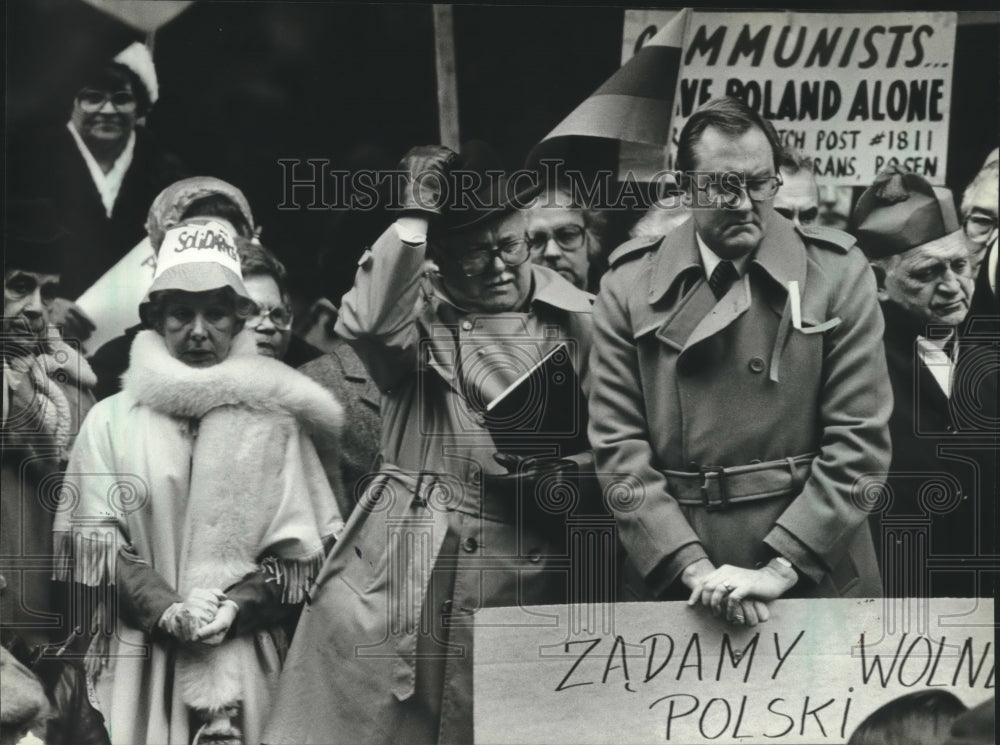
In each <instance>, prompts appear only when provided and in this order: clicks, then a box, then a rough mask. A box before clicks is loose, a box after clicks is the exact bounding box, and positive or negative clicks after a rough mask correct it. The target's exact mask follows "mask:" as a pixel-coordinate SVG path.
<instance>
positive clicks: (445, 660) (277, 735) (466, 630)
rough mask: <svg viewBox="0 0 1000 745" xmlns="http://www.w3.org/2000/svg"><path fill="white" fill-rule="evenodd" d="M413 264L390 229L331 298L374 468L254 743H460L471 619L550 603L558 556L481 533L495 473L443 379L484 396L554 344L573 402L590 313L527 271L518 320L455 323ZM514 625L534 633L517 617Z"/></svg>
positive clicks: (468, 687) (454, 390)
mask: <svg viewBox="0 0 1000 745" xmlns="http://www.w3.org/2000/svg"><path fill="white" fill-rule="evenodd" d="M424 258H425V256H424V247H423V246H418V247H415V246H408V245H405V244H403V243H402V242H401V241H399V239H398V237H397V236H396V233H395V229H394V228H393V227H390V228H389V230H387V231H386V232H385V233H384V234H383V235H382V237H381V238H380V239H379V240H378V241H377V242H376V244H375V245H374V246H373V247H372V249H371V251H370V252H369V253H367V254H366V256H365V257H364V258H363V259H362V262H361V266H360V269H359V271H358V273H357V277H356V279H355V286H354V288H353V289H352V290H351V291H350V292H349V293H348V294H347V295H345V296H344V301H343V305H342V307H341V311H340V319H339V322H338V327H337V333H338V334H339V335H340V336H342V337H344V338H346V339H347V340H348V341H350V342H351V343H352V345H353V346H354V347H355V349H356V350H357V352H358V354H359V356H360V357H361V358H362V360H363V361H364V362H365V365H366V367H367V368H368V370H369V371H370V373H371V375H372V378H373V379H374V380H375V382H376V383H377V384H378V385H379V387H380V388H381V389H382V391H383V394H384V395H383V401H382V404H383V406H382V417H383V419H382V426H383V431H382V455H383V460H384V465H383V468H382V471H381V472H380V473H379V475H377V476H376V477H375V478H374V480H373V481H372V482H371V483H370V484H369V485H368V488H367V489H366V491H365V493H364V495H363V496H362V499H361V502H360V504H359V505H358V507H357V508H356V509H355V511H354V513H353V514H352V516H351V518H350V519H349V520H348V524H347V527H346V528H345V531H344V534H343V535H342V537H341V539H340V541H338V543H337V545H336V547H335V548H334V549H333V551H332V552H331V554H330V556H329V557H328V559H327V562H326V564H325V566H324V568H323V571H322V574H321V576H320V578H319V581H318V583H317V586H316V587H315V588H314V589H313V590H312V592H311V595H312V602H311V604H310V605H307V607H306V609H305V610H304V612H303V614H302V618H301V621H300V623H299V627H298V629H297V631H296V635H295V639H294V641H293V643H292V648H291V650H290V652H289V657H288V660H287V663H286V667H285V671H284V673H283V675H282V679H281V684H280V686H279V691H278V699H277V703H276V705H275V715H274V718H273V720H272V722H271V724H270V725H269V727H268V730H267V732H266V734H265V739H266V741H267V742H269V743H272V744H274V745H279V744H285V743H295V744H297V745H302V744H303V743H333V742H344V743H358V742H364V743H368V744H369V745H372V744H374V743H395V742H406V743H420V742H424V743H426V742H435V741H440V742H457V743H469V742H471V741H472V738H473V731H472V655H473V650H472V616H473V614H474V613H475V611H476V610H477V609H479V608H483V607H488V606H498V605H518V604H520V605H522V606H524V605H537V604H543V603H555V602H560V601H561V600H562V599H564V598H565V597H566V587H567V578H568V576H569V572H568V568H567V565H566V563H565V561H562V562H561V561H560V559H559V554H560V553H562V552H561V551H556V550H555V549H554V548H553V547H552V541H551V540H550V538H549V537H548V536H546V535H545V534H543V532H542V531H540V530H538V529H536V527H535V526H533V525H527V524H522V525H517V524H511V523H510V522H509V521H503V520H500V519H498V515H496V514H495V513H494V504H493V500H491V499H490V495H489V494H488V493H486V492H484V489H483V487H482V486H481V484H482V483H483V481H484V480H483V475H484V474H502V473H505V471H504V469H503V468H502V467H501V466H499V465H498V464H497V463H496V462H494V460H493V457H492V456H493V454H494V453H495V452H496V451H497V448H496V445H495V444H494V443H493V440H492V439H491V437H490V434H489V432H488V431H487V430H486V429H484V427H483V425H482V420H481V419H480V418H479V416H478V414H477V411H476V407H475V405H474V404H470V402H469V401H468V400H467V397H466V396H465V395H463V392H462V387H463V386H462V383H461V382H460V380H459V374H458V372H457V370H456V368H457V363H458V360H459V359H462V360H463V364H464V370H465V378H464V379H465V380H477V381H489V380H493V378H494V376H493V373H497V371H498V370H503V369H504V368H505V366H506V363H508V362H510V363H511V364H512V366H513V367H515V368H516V367H517V362H518V360H521V361H522V362H523V359H522V357H523V358H535V359H537V356H538V355H539V354H540V353H542V352H544V350H545V349H546V348H548V347H549V346H551V345H554V344H557V343H559V342H560V341H568V342H569V343H570V345H571V348H572V356H573V357H574V363H575V366H576V367H577V370H578V372H580V373H581V375H582V376H583V378H584V381H583V385H584V387H585V388H586V385H587V380H586V370H585V368H584V365H583V363H584V362H585V360H586V358H587V354H588V353H589V351H590V337H591V303H592V296H591V295H589V294H587V293H584V292H582V291H580V290H578V289H576V288H575V287H573V286H572V285H571V284H570V283H569V282H567V281H566V280H564V279H563V278H562V277H560V276H559V275H558V274H556V273H555V272H552V271H550V270H548V269H545V268H544V267H539V266H532V267H531V272H532V277H533V295H532V300H531V302H530V309H529V310H528V311H527V312H524V313H503V314H493V315H483V314H472V313H466V312H463V311H461V310H460V309H458V308H456V307H455V305H454V304H453V302H452V301H451V300H450V299H449V298H448V297H447V295H445V294H444V293H443V291H442V290H441V287H440V285H439V284H438V283H437V280H436V277H435V275H425V273H424ZM480 352H482V354H480ZM478 360H484V362H479V361H478ZM497 374H498V375H499V374H500V373H497ZM493 382H494V383H495V382H496V381H495V380H494V381H493ZM484 385H486V384H485V383H484ZM487 393H488V391H484V390H482V389H477V390H476V391H475V395H485V394H487ZM486 400H488V398H487V399H486ZM524 622H525V623H526V624H528V625H531V624H539V623H547V622H548V619H544V618H538V617H537V616H533V615H532V614H531V613H530V612H529V611H527V610H526V611H525V613H524ZM445 624H448V625H445ZM445 637H446V639H447V641H444V638H445ZM425 653H426V654H425ZM430 653H434V654H437V655H438V656H437V657H434V658H432V657H430V656H429V654H430ZM438 714H440V719H438V716H437V715H438Z"/></svg>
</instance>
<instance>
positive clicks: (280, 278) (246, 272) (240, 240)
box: [236, 236, 288, 297]
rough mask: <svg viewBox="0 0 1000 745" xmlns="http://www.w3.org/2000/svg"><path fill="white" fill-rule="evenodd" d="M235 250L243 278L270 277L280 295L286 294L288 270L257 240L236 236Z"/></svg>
mask: <svg viewBox="0 0 1000 745" xmlns="http://www.w3.org/2000/svg"><path fill="white" fill-rule="evenodd" d="M236 251H237V253H239V255H240V270H241V271H242V272H243V277H244V278H246V277H270V278H271V279H273V280H274V283H275V284H276V285H278V291H279V292H280V293H281V295H282V297H285V296H286V295H287V294H288V272H287V271H286V270H285V265H284V264H282V263H281V261H279V260H278V257H277V256H275V255H274V254H273V253H271V252H270V251H269V250H268V249H267V248H265V247H264V245H263V244H262V243H261V242H260V241H259V240H257V239H256V238H254V239H247V238H244V237H242V236H237V238H236Z"/></svg>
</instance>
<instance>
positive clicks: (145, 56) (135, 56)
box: [114, 41, 160, 106]
mask: <svg viewBox="0 0 1000 745" xmlns="http://www.w3.org/2000/svg"><path fill="white" fill-rule="evenodd" d="M114 61H115V62H117V63H118V64H119V65H125V67H127V68H128V69H129V70H131V71H132V72H134V73H135V74H136V76H137V77H138V78H139V81H140V82H141V83H142V84H143V85H144V86H145V87H146V92H147V93H148V94H149V104H150V105H151V106H152V105H153V104H154V103H156V99H158V98H159V97H160V86H159V83H158V82H157V80H156V67H155V66H154V65H153V55H152V54H150V53H149V47H147V46H146V45H145V44H141V43H139V42H138V41H134V42H132V43H131V44H129V45H128V46H127V47H126V48H125V49H123V50H122V51H121V52H119V53H118V54H117V55H116V56H115V60H114Z"/></svg>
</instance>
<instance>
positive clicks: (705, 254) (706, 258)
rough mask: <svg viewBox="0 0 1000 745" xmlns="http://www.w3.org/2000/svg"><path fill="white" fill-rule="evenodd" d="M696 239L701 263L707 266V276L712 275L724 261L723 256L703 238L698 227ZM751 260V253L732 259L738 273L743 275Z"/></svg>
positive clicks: (695, 234) (695, 232)
mask: <svg viewBox="0 0 1000 745" xmlns="http://www.w3.org/2000/svg"><path fill="white" fill-rule="evenodd" d="M694 237H695V240H696V241H698V253H699V254H700V255H701V265H702V266H703V267H705V276H706V277H711V276H712V272H714V271H715V267H717V266H718V265H719V264H721V263H722V257H720V256H719V255H718V254H717V253H715V251H713V250H712V249H710V248H709V247H708V244H707V243H705V241H704V240H703V239H702V237H701V235H700V234H699V233H698V231H697V229H696V230H695V231H694ZM749 261H750V256H749V254H745V255H743V256H740V257H739V258H738V259H731V260H730V262H731V263H732V265H733V266H734V267H736V273H737V274H738V275H740V276H741V277H742V276H743V273H744V272H745V271H746V266H747V262H749Z"/></svg>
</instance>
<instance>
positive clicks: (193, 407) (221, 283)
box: [53, 218, 343, 745]
mask: <svg viewBox="0 0 1000 745" xmlns="http://www.w3.org/2000/svg"><path fill="white" fill-rule="evenodd" d="M251 306H252V301H251V300H250V298H249V297H248V293H247V290H246V287H245V286H244V283H243V279H242V275H241V270H240V264H239V259H238V254H237V251H236V247H235V244H234V241H233V237H232V235H231V234H230V232H229V230H228V228H227V227H226V226H225V225H223V224H222V222H221V221H215V220H210V219H205V218H196V219H194V220H188V221H184V222H181V223H180V224H179V225H177V226H175V227H172V228H170V229H168V230H167V231H166V234H165V236H164V238H163V245H162V247H161V248H160V252H159V256H158V261H157V271H156V275H155V276H154V279H153V284H152V285H151V287H150V289H149V292H148V293H147V295H146V297H145V298H144V300H143V303H142V305H141V306H140V313H141V315H142V316H143V320H144V321H145V323H146V326H147V328H146V329H145V330H143V331H140V332H139V333H138V334H137V336H136V338H135V342H134V344H133V346H132V352H131V365H130V367H129V370H128V372H127V374H126V375H125V380H124V385H123V390H122V392H121V393H119V394H117V395H114V396H111V397H110V398H107V399H105V400H103V401H101V402H100V403H99V404H98V405H97V406H95V407H94V408H93V409H92V411H91V413H90V414H89V415H88V417H87V419H86V420H85V421H84V423H83V426H82V428H81V432H80V435H79V437H78V438H77V441H76V444H75V445H74V447H73V451H72V453H71V455H70V462H69V466H68V473H67V477H66V487H65V489H64V491H63V492H62V493H61V494H60V498H64V499H66V500H68V501H66V502H64V503H61V504H58V505H56V506H55V508H56V512H57V515H56V518H55V524H54V526H53V534H54V544H55V553H56V561H57V571H56V578H57V579H62V580H65V581H70V580H72V581H75V582H77V583H81V584H83V585H86V586H89V587H93V588H97V589H98V590H99V592H98V593H97V595H96V596H95V598H94V599H97V600H99V601H100V602H99V603H98V604H97V610H96V612H95V614H94V617H93V618H92V619H91V618H80V619H76V620H77V621H78V622H79V623H80V625H82V626H83V627H84V628H94V629H95V630H96V634H95V636H94V638H93V640H92V641H91V644H90V647H89V648H88V651H87V656H86V660H85V666H86V668H87V670H88V673H89V675H90V677H91V681H90V682H91V690H92V693H93V698H94V700H95V701H96V704H97V706H98V707H99V709H100V711H101V712H102V714H103V715H104V717H105V720H106V721H107V723H108V730H109V732H110V735H111V741H112V742H113V743H115V744H116V745H117V744H118V743H121V744H122V745H162V744H164V743H174V744H176V745H186V744H187V743H190V742H192V739H193V740H194V742H195V743H199V744H200V745H206V743H209V742H212V743H216V745H259V743H260V742H261V730H262V728H263V725H264V722H265V721H266V717H267V714H268V711H269V709H270V703H271V695H272V692H273V689H274V685H275V683H276V681H277V675H278V672H279V670H280V668H281V663H282V659H283V657H284V652H285V649H286V648H287V633H286V626H287V625H288V622H289V619H290V617H292V616H294V614H295V613H296V612H297V610H298V608H299V607H300V604H301V603H302V602H303V601H304V600H305V599H306V592H307V589H308V587H309V585H310V583H311V581H312V579H313V578H314V577H315V576H316V574H317V573H318V571H319V569H320V567H321V566H322V562H323V558H324V555H325V552H326V550H327V548H328V547H329V545H331V543H332V542H333V541H334V540H335V539H336V535H337V534H338V532H339V530H340V528H342V526H343V521H342V520H341V519H340V511H339V509H338V508H337V503H336V501H335V498H334V495H333V493H332V491H331V489H330V486H329V483H328V481H327V477H326V474H325V472H324V470H323V464H322V463H321V462H320V459H319V456H318V455H317V453H316V447H317V445H322V446H323V447H325V448H327V450H328V451H332V450H335V449H336V443H337V442H338V441H339V435H340V430H341V428H342V426H343V409H342V407H341V406H340V404H339V403H338V402H337V401H336V399H335V398H334V397H333V396H332V395H331V394H330V393H328V392H327V391H325V390H324V389H323V388H322V387H320V386H319V385H317V384H316V383H314V382H312V381H311V380H309V379H308V378H306V377H305V376H304V375H302V374H300V373H298V372H296V371H295V370H292V369H290V368H288V367H287V366H286V365H284V364H281V363H280V362H278V361H277V360H273V359H269V358H267V357H264V356H262V355H259V354H257V353H256V350H255V349H254V344H253V338H252V336H251V335H248V334H241V333H240V331H241V329H242V328H243V326H244V323H245V321H246V319H247V318H248V317H249V316H250V315H251V314H252V312H253V311H252V310H251ZM112 589H113V590H114V593H113V594H111V591H112ZM112 599H113V600H114V602H112Z"/></svg>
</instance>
